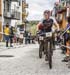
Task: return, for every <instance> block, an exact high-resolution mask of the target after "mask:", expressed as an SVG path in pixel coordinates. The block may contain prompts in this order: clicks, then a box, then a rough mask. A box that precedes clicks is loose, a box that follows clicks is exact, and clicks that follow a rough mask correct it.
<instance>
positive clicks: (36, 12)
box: [26, 0, 58, 20]
mask: <svg viewBox="0 0 70 75" xmlns="http://www.w3.org/2000/svg"><path fill="white" fill-rule="evenodd" d="M26 1H27V3H28V4H29V7H28V8H27V12H29V16H28V18H27V19H28V20H40V19H41V18H42V17H43V11H44V10H46V9H50V10H52V9H53V7H54V2H56V1H57V2H58V0H26Z"/></svg>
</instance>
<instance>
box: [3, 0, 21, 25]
mask: <svg viewBox="0 0 70 75" xmlns="http://www.w3.org/2000/svg"><path fill="white" fill-rule="evenodd" d="M21 2H22V0H3V17H4V18H3V25H6V24H7V23H8V24H9V25H13V26H14V25H15V24H16V23H17V22H19V21H20V20H22V19H21V15H22V10H20V9H21V7H22V5H21V4H22V3H21ZM21 22H22V21H21Z"/></svg>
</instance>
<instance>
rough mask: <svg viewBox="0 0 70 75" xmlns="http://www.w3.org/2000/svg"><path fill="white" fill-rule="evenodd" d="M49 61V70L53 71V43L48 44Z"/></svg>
mask: <svg viewBox="0 0 70 75" xmlns="http://www.w3.org/2000/svg"><path fill="white" fill-rule="evenodd" d="M48 61H49V68H50V69H52V52H51V42H48Z"/></svg>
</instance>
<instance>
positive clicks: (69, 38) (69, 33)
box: [63, 16, 70, 62]
mask: <svg viewBox="0 0 70 75" xmlns="http://www.w3.org/2000/svg"><path fill="white" fill-rule="evenodd" d="M67 28H69V29H68V30H67V32H66V35H65V36H66V46H70V16H69V17H68V24H67V27H66V29H67ZM69 56H70V49H69V48H67V50H66V57H65V58H64V60H63V62H68V61H69Z"/></svg>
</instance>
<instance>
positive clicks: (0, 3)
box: [0, 0, 2, 41]
mask: <svg viewBox="0 0 70 75" xmlns="http://www.w3.org/2000/svg"><path fill="white" fill-rule="evenodd" d="M0 32H2V0H0ZM1 40H2V34H0V41H1Z"/></svg>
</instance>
